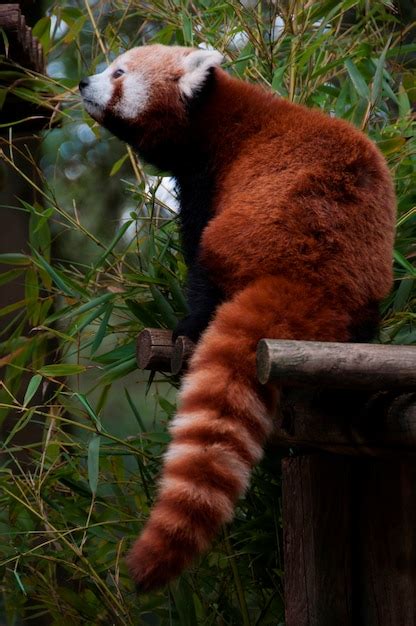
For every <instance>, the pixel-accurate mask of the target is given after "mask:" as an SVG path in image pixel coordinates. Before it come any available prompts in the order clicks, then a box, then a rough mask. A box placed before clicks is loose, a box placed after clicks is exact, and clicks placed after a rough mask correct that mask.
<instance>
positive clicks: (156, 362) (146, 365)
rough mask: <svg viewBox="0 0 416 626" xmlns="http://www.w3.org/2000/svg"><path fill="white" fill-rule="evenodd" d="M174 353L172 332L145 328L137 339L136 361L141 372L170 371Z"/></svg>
mask: <svg viewBox="0 0 416 626" xmlns="http://www.w3.org/2000/svg"><path fill="white" fill-rule="evenodd" d="M172 353H173V343H172V331H171V330H165V329H163V328H145V329H144V330H142V332H141V333H139V335H138V337H137V346H136V360H137V366H138V367H139V369H141V370H159V371H161V372H169V371H170V360H171V357H172Z"/></svg>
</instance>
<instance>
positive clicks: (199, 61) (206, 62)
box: [179, 50, 224, 97]
mask: <svg viewBox="0 0 416 626" xmlns="http://www.w3.org/2000/svg"><path fill="white" fill-rule="evenodd" d="M223 59H224V57H223V56H222V54H221V53H220V52H218V51H217V50H193V51H192V52H191V53H190V54H188V55H187V56H186V57H185V58H184V60H183V67H184V69H185V73H184V75H183V76H182V78H181V79H180V81H179V86H180V88H181V90H182V93H184V94H185V96H188V97H190V96H192V95H193V94H194V93H195V91H197V90H198V89H199V88H200V87H201V85H202V84H203V82H204V80H205V79H206V77H207V74H208V72H209V70H210V69H211V68H212V67H218V66H219V65H221V63H222V61H223Z"/></svg>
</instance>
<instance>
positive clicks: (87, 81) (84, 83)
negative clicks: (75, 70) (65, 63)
mask: <svg viewBox="0 0 416 626" xmlns="http://www.w3.org/2000/svg"><path fill="white" fill-rule="evenodd" d="M89 84H90V79H89V78H82V79H81V80H80V83H79V85H78V87H79V90H80V91H82V90H83V89H85V87H88V85H89Z"/></svg>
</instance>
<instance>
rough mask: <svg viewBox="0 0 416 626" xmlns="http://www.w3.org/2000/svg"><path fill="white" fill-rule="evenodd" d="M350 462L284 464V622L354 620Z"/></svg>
mask: <svg viewBox="0 0 416 626" xmlns="http://www.w3.org/2000/svg"><path fill="white" fill-rule="evenodd" d="M350 463H351V461H350V460H349V459H345V458H342V457H338V458H337V457H331V456H323V455H315V456H311V455H309V456H302V457H291V458H287V459H284V460H283V463H282V490H283V549H284V567H285V624H286V626H335V625H336V626H358V624H361V622H352V619H351V617H352V616H351V614H352V573H351V565H352V563H351V527H352V526H351V521H352V520H351V516H352V512H351V506H350V501H351V469H350Z"/></svg>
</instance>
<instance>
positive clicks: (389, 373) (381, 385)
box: [257, 339, 416, 390]
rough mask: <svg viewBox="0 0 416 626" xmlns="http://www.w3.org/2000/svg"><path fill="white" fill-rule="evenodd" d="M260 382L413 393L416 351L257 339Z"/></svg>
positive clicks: (415, 384) (344, 344)
mask: <svg viewBox="0 0 416 626" xmlns="http://www.w3.org/2000/svg"><path fill="white" fill-rule="evenodd" d="M257 373H258V377H259V380H260V382H262V383H267V382H270V381H273V382H277V381H279V383H281V384H282V385H295V386H305V385H311V386H315V387H316V386H322V385H323V386H326V387H331V388H339V389H343V388H344V389H345V388H350V389H377V390H382V389H403V390H410V389H416V347H414V346H390V345H376V344H364V343H361V344H360V343H355V344H352V343H327V342H318V341H289V340H286V341H284V340H279V341H277V340H271V339H262V340H261V341H260V342H259V345H258V349H257Z"/></svg>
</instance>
